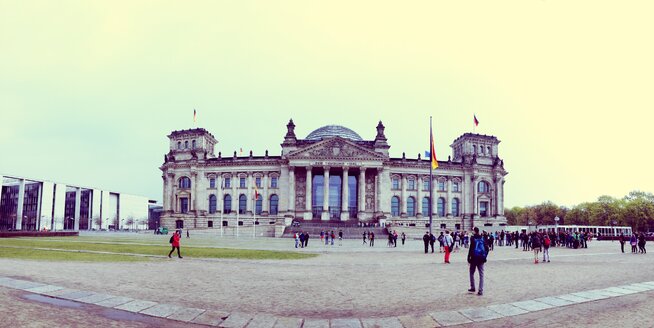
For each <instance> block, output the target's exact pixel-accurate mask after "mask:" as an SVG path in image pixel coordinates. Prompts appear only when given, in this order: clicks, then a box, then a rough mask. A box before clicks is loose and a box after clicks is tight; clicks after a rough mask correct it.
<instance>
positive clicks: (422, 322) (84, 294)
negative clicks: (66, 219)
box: [0, 276, 654, 328]
mask: <svg viewBox="0 0 654 328" xmlns="http://www.w3.org/2000/svg"><path fill="white" fill-rule="evenodd" d="M0 286H1V287H6V288H12V289H17V290H22V291H25V292H29V293H35V294H40V295H45V296H49V297H53V298H59V299H66V300H71V301H75V302H80V303H87V304H94V305H97V306H102V307H108V308H114V309H117V310H122V311H127V312H132V313H139V314H142V315H148V316H152V317H157V318H165V319H169V320H175V321H180V322H186V323H194V324H201V325H207V326H215V327H224V328H259V327H267V328H275V327H294V328H302V327H304V328H313V327H315V328H323V327H324V328H330V327H331V328H373V327H379V328H396V327H397V328H402V327H405V328H422V327H449V326H456V325H461V324H468V323H475V322H483V321H489V320H494V319H501V318H506V317H511V316H517V315H522V314H527V313H532V312H537V311H542V310H547V309H553V308H558V307H564V306H570V305H575V304H580V303H585V302H592V301H598V300H606V299H611V298H615V297H620V296H623V295H631V294H636V293H643V292H649V291H652V290H654V281H647V282H642V283H633V284H628V285H621V286H615V287H609V288H603V289H595V290H585V291H579V292H573V293H568V294H564V295H558V296H548V297H541V298H536V299H533V300H527V301H520V302H513V303H506V304H493V305H488V306H484V307H475V308H465V309H460V310H456V311H440V312H431V313H428V314H424V315H418V316H399V317H387V318H339V319H329V320H328V319H313V318H297V317H281V316H273V315H267V314H261V313H247V312H231V313H228V312H221V311H209V310H204V309H197V308H187V307H181V306H177V305H174V304H163V303H157V302H153V301H147V300H136V299H132V298H129V297H122V296H115V295H109V294H103V293H95V292H91V291H82V290H75V289H68V288H64V287H60V286H54V285H48V284H42V283H38V282H32V281H26V280H18V279H12V278H9V277H2V276H0ZM471 297H476V296H471Z"/></svg>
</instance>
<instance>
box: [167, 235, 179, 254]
mask: <svg viewBox="0 0 654 328" xmlns="http://www.w3.org/2000/svg"><path fill="white" fill-rule="evenodd" d="M180 237H181V234H180V233H179V231H175V233H174V234H173V235H172V236H171V237H170V245H171V246H172V247H173V248H172V249H171V250H170V252H169V253H168V257H169V258H170V257H171V255H172V254H173V251H174V250H175V248H177V257H179V258H180V259H181V258H182V255H181V254H180V253H179V239H180Z"/></svg>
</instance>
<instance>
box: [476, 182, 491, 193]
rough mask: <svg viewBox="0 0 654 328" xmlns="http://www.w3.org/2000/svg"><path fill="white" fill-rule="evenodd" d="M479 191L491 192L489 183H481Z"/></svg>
mask: <svg viewBox="0 0 654 328" xmlns="http://www.w3.org/2000/svg"><path fill="white" fill-rule="evenodd" d="M477 191H479V192H489V191H490V186H489V185H488V182H486V181H479V183H478V187H477Z"/></svg>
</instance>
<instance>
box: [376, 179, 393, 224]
mask: <svg viewBox="0 0 654 328" xmlns="http://www.w3.org/2000/svg"><path fill="white" fill-rule="evenodd" d="M377 174H378V175H379V177H380V185H379V193H378V195H379V206H380V211H382V213H383V215H384V216H386V217H390V216H391V196H390V195H389V194H388V192H389V191H390V190H391V172H390V170H389V169H388V168H386V169H384V168H379V169H377Z"/></svg>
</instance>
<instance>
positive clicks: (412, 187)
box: [407, 179, 416, 190]
mask: <svg viewBox="0 0 654 328" xmlns="http://www.w3.org/2000/svg"><path fill="white" fill-rule="evenodd" d="M407 189H408V190H415V189H416V180H413V179H409V186H408V187H407Z"/></svg>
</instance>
